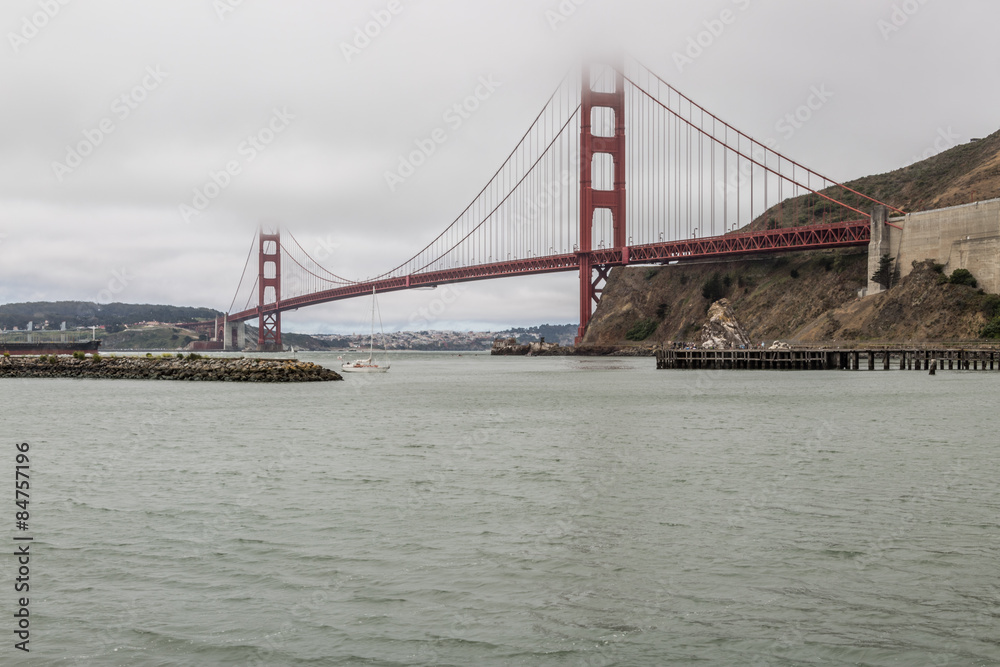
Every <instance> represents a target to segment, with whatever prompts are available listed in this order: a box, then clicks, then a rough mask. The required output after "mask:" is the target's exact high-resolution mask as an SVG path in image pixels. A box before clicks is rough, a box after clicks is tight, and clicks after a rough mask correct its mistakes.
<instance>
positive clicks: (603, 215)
mask: <svg viewBox="0 0 1000 667" xmlns="http://www.w3.org/2000/svg"><path fill="white" fill-rule="evenodd" d="M581 70H582V71H581V72H580V73H571V74H569V75H567V76H566V78H565V79H564V80H563V81H562V82H561V83H560V85H559V86H558V87H557V88H556V90H555V92H553V93H552V95H551V96H550V97H549V99H548V100H547V101H546V102H545V104H544V105H543V107H542V110H541V111H540V112H539V114H538V115H537V116H536V117H535V120H534V122H533V123H532V124H531V126H530V127H529V128H528V130H527V131H526V132H525V133H524V135H523V136H522V137H521V140H520V141H519V142H518V143H517V145H516V146H515V147H514V149H513V150H512V151H511V152H510V154H509V155H508V157H507V159H506V160H504V161H503V163H502V164H501V165H500V166H499V168H498V169H497V170H496V172H495V173H494V174H493V176H492V178H491V179H490V180H489V181H488V182H487V183H486V185H485V186H484V187H483V188H482V189H481V190H480V191H479V192H478V193H477V194H476V195H475V196H474V197H472V199H471V200H470V202H469V204H468V205H467V206H466V207H465V208H464V209H463V210H462V211H461V212H460V213H459V214H458V215H457V216H456V217H455V218H454V219H453V220H452V221H451V222H450V223H449V224H448V225H447V226H446V227H445V228H444V230H443V231H442V232H441V233H439V234H438V235H437V236H436V237H435V238H434V239H433V240H431V241H430V242H429V243H428V244H427V245H426V246H424V247H423V248H422V249H420V250H419V251H418V252H417V253H415V254H414V255H413V256H412V257H410V258H408V259H407V260H406V261H404V262H402V263H400V264H398V265H397V266H395V267H393V268H391V269H389V270H387V271H385V272H383V273H380V274H377V275H373V276H369V277H367V278H363V279H349V278H345V277H343V276H340V275H338V274H336V273H334V272H333V271H331V270H330V269H328V268H326V267H325V266H323V265H322V264H321V263H320V262H318V261H317V260H316V259H314V258H313V257H311V256H310V255H309V253H308V252H306V250H305V249H304V248H303V247H302V245H301V244H300V243H299V242H298V241H297V240H296V239H295V237H294V236H292V235H291V234H290V233H287V232H285V233H284V234H282V232H281V231H280V230H271V231H266V230H264V229H261V230H260V232H259V234H258V237H257V239H256V242H255V244H254V246H252V247H251V250H250V253H249V254H248V256H247V262H246V265H245V266H244V271H243V276H242V277H241V279H240V283H239V286H238V287H237V290H236V296H235V297H234V299H233V302H232V304H231V306H230V308H229V313H228V315H227V317H226V318H225V320H224V322H223V323H221V324H220V325H219V326H220V330H219V331H216V334H217V335H218V339H219V340H223V339H224V338H228V336H226V334H229V335H230V336H232V335H233V331H232V330H231V329H230V330H229V331H222V330H221V327H231V326H233V325H234V324H237V323H240V322H246V321H248V320H251V319H257V320H258V323H259V327H258V341H257V342H258V346H259V349H281V313H282V312H284V311H288V310H294V309H298V308H303V307H306V306H312V305H317V304H322V303H328V302H331V301H338V300H341V299H349V298H353V297H358V296H365V295H370V294H371V293H372V292H373V291H375V292H392V291H398V290H406V289H414V288H418V287H429V286H437V285H442V284H447V283H456V282H465V281H473V280H487V279H493V278H504V277H510V276H523V275H530V274H536V273H552V272H559V271H576V272H578V273H579V276H580V280H579V285H580V289H579V300H580V327H579V331H578V335H577V342H578V343H579V342H580V340H581V339H582V338H583V335H584V333H585V332H586V329H587V324H588V322H589V321H590V317H591V314H592V313H593V309H594V307H595V306H596V304H597V303H598V301H599V300H600V295H601V290H602V285H603V284H604V282H605V281H606V279H607V277H608V274H609V272H610V270H611V268H613V267H617V266H627V265H629V264H664V263H673V262H684V261H691V260H698V259H707V258H723V257H735V256H740V255H754V254H761V253H777V252H789V251H800V250H809V249H819V248H838V247H846V246H854V245H864V244H867V243H868V242H869V238H870V235H871V215H870V213H868V212H867V211H871V210H872V207H873V206H886V207H887V208H889V209H891V210H893V211H896V212H899V213H902V211H900V210H899V209H897V208H895V207H893V206H889V205H887V204H883V203H882V202H879V201H877V200H875V199H873V198H872V197H869V196H867V195H864V194H862V193H860V192H857V191H855V190H853V189H851V188H848V187H846V186H844V185H842V184H840V183H838V182H836V181H834V180H833V179H831V178H828V177H826V176H823V175H822V174H820V173H818V172H816V171H814V170H813V169H810V168H808V167H806V166H804V165H802V164H800V163H799V162H796V161H795V160H792V159H790V158H788V157H786V156H785V155H782V154H781V153H779V152H777V151H776V150H774V149H773V148H771V147H770V146H768V145H767V144H766V143H763V142H761V141H757V140H755V139H753V138H752V137H750V136H749V135H748V134H746V133H744V132H741V131H740V130H737V129H736V128H735V127H734V126H732V125H730V124H729V123H727V122H725V121H723V120H722V119H720V118H718V117H717V116H715V115H714V114H712V113H711V112H710V111H708V110H707V109H705V108H704V107H702V106H700V105H698V104H697V103H696V102H694V101H693V100H691V99H690V98H688V97H687V96H685V95H684V94H682V93H681V92H680V91H678V90H677V89H676V88H674V87H673V86H671V85H670V84H669V83H667V82H666V81H664V80H663V79H661V78H660V77H659V76H657V75H656V74H655V73H654V72H652V71H651V70H649V69H648V68H646V67H644V66H643V65H641V64H640V63H638V62H635V61H628V62H623V63H620V64H618V65H586V66H584V67H582V68H581ZM802 194H809V195H811V196H812V199H813V205H812V206H811V207H808V208H806V207H802V210H795V211H787V210H785V207H786V206H787V205H788V202H789V200H790V199H792V198H795V197H798V196H799V195H802ZM789 213H791V217H792V218H793V220H794V222H795V223H796V224H795V225H793V226H791V227H784V226H782V225H781V224H780V222H779V221H780V220H784V219H786V218H787V217H789V215H788V214H789ZM751 223H753V224H751ZM254 248H256V250H257V262H256V267H254V266H253V264H252V262H251V261H250V260H251V259H252V255H253V250H254ZM254 268H256V275H254V272H253V270H254ZM244 293H246V299H245V301H243V302H242V306H241V308H240V309H239V310H236V309H235V308H236V305H237V304H238V303H241V298H242V296H243V295H244Z"/></svg>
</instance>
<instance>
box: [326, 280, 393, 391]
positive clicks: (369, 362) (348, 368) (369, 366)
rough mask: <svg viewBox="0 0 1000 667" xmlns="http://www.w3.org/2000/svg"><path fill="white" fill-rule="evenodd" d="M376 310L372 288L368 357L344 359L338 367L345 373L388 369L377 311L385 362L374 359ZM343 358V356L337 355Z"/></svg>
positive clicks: (376, 371)
mask: <svg viewBox="0 0 1000 667" xmlns="http://www.w3.org/2000/svg"><path fill="white" fill-rule="evenodd" d="M376 311H378V301H377V300H376V299H375V288H374V287H373V288H372V330H371V337H370V339H369V343H368V358H367V359H357V360H355V361H346V362H344V363H343V364H342V365H341V366H340V368H341V370H343V371H345V372H347V373H385V372H386V371H388V370H389V351H388V350H387V349H386V348H385V332H384V331H382V313H381V312H379V313H378V328H379V334H380V335H381V337H382V350H383V352H384V353H385V357H386V358H385V363H381V364H380V363H378V362H377V361H376V360H375V313H376ZM338 358H339V359H343V357H338Z"/></svg>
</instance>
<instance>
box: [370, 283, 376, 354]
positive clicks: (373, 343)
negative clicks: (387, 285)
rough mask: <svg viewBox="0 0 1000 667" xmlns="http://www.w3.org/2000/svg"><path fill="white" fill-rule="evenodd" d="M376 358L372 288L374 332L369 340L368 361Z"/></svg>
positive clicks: (373, 293) (373, 308) (373, 289)
mask: <svg viewBox="0 0 1000 667" xmlns="http://www.w3.org/2000/svg"><path fill="white" fill-rule="evenodd" d="M374 358H375V288H374V287H373V288H372V332H371V336H370V337H369V338H368V360H369V361H371V360H372V359H374Z"/></svg>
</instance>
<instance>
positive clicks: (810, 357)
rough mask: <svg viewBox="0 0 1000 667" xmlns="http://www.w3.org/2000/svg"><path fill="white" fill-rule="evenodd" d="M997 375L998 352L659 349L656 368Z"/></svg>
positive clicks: (987, 350)
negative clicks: (980, 372)
mask: <svg viewBox="0 0 1000 667" xmlns="http://www.w3.org/2000/svg"><path fill="white" fill-rule="evenodd" d="M932 366H933V368H934V369H936V370H949V371H951V370H959V371H979V370H982V371H987V370H989V371H992V370H1000V350H996V349H981V350H954V349H952V350H935V349H905V348H895V349H872V350H860V349H859V350H853V349H852V350H830V349H789V350H758V349H751V350H695V349H689V350H657V352H656V368H657V369H684V370H695V369H702V370H751V371H756V370H765V371H766V370H783V371H835V370H855V371H856V370H861V369H862V368H867V369H868V370H870V371H873V370H875V369H876V368H880V369H881V370H886V371H887V370H894V369H897V368H898V369H899V370H901V371H902V370H914V371H929V370H931V369H932Z"/></svg>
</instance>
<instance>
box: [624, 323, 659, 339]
mask: <svg viewBox="0 0 1000 667" xmlns="http://www.w3.org/2000/svg"><path fill="white" fill-rule="evenodd" d="M658 326H660V323H659V322H657V321H656V320H639V321H638V322H636V323H635V324H633V325H632V326H631V328H629V330H628V331H627V332H626V333H625V338H627V339H628V340H636V341H639V340H646V339H647V338H649V337H650V336H652V335H653V332H654V331H656V328H657V327H658Z"/></svg>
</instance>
